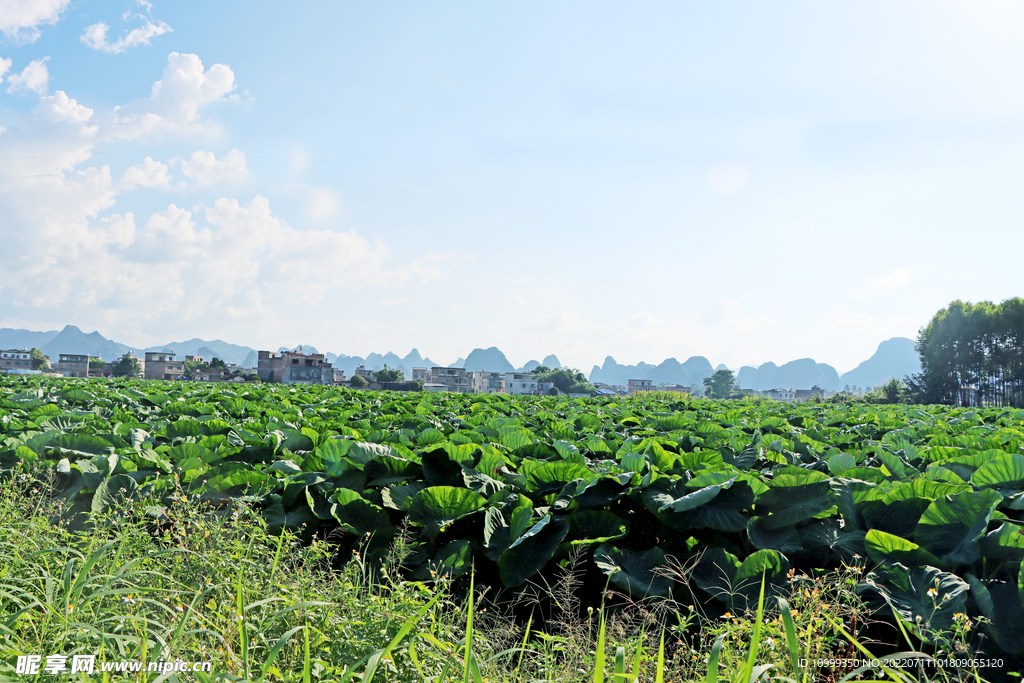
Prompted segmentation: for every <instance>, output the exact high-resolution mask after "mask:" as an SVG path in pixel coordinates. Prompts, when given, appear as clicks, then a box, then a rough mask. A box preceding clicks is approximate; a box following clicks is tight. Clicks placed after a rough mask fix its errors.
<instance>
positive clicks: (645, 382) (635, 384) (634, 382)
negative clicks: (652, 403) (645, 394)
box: [626, 379, 655, 394]
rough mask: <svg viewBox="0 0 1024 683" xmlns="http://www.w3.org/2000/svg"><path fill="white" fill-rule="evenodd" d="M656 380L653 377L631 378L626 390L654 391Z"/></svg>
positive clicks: (634, 391) (631, 391)
mask: <svg viewBox="0 0 1024 683" xmlns="http://www.w3.org/2000/svg"><path fill="white" fill-rule="evenodd" d="M654 388H655V387H654V380H652V379H631V380H627V382H626V391H627V392H628V393H630V394H635V393H636V392H638V391H654Z"/></svg>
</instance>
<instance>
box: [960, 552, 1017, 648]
mask: <svg viewBox="0 0 1024 683" xmlns="http://www.w3.org/2000/svg"><path fill="white" fill-rule="evenodd" d="M965 578H966V579H967V583H968V584H969V585H970V587H971V597H972V599H973V601H974V603H975V604H976V605H977V606H978V610H979V611H980V612H981V613H982V615H984V616H985V618H986V619H988V620H989V623H988V624H986V626H985V629H986V630H987V631H988V633H989V634H991V635H992V637H993V638H994V639H995V641H996V645H998V646H999V647H1000V648H1002V649H1003V650H1004V651H1005V652H1009V653H1012V654H1020V653H1022V652H1024V607H1022V606H1021V600H1020V597H1019V595H1018V592H1019V589H1018V586H1017V585H1014V584H1013V583H1010V582H1008V581H1000V582H998V583H990V584H988V585H986V584H985V583H983V582H982V581H981V580H979V579H978V577H976V576H974V575H973V574H971V573H970V572H968V573H967V574H966V576H965ZM1018 582H1019V579H1018Z"/></svg>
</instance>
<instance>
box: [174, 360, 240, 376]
mask: <svg viewBox="0 0 1024 683" xmlns="http://www.w3.org/2000/svg"><path fill="white" fill-rule="evenodd" d="M227 369H228V364H227V363H225V362H224V361H222V360H221V359H220V358H217V357H214V358H213V360H211V361H210V362H206V361H194V360H187V361H185V374H186V375H188V376H189V377H191V376H192V374H193V373H194V372H195V371H196V370H227ZM235 374H236V375H237V374H241V373H239V372H238V371H236V372H235Z"/></svg>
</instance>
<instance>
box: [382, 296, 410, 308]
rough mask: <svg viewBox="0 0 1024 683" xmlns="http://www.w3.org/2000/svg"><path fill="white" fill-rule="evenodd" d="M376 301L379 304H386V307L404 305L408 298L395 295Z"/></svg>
mask: <svg viewBox="0 0 1024 683" xmlns="http://www.w3.org/2000/svg"><path fill="white" fill-rule="evenodd" d="M378 303H379V304H380V305H381V306H388V307H395V306H404V305H406V304H407V303H409V299H408V298H407V297H404V296H395V297H392V298H390V299H381V300H380V301H379V302H378Z"/></svg>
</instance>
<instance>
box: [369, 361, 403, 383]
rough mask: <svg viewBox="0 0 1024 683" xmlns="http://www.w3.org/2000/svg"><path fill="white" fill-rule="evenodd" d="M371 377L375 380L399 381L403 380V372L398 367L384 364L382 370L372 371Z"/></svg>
mask: <svg viewBox="0 0 1024 683" xmlns="http://www.w3.org/2000/svg"><path fill="white" fill-rule="evenodd" d="M373 379H374V381H375V382H401V381H404V380H405V374H403V373H402V371H401V370H399V369H398V368H389V367H388V366H387V364H385V365H384V369H383V370H378V371H377V372H375V373H373Z"/></svg>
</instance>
